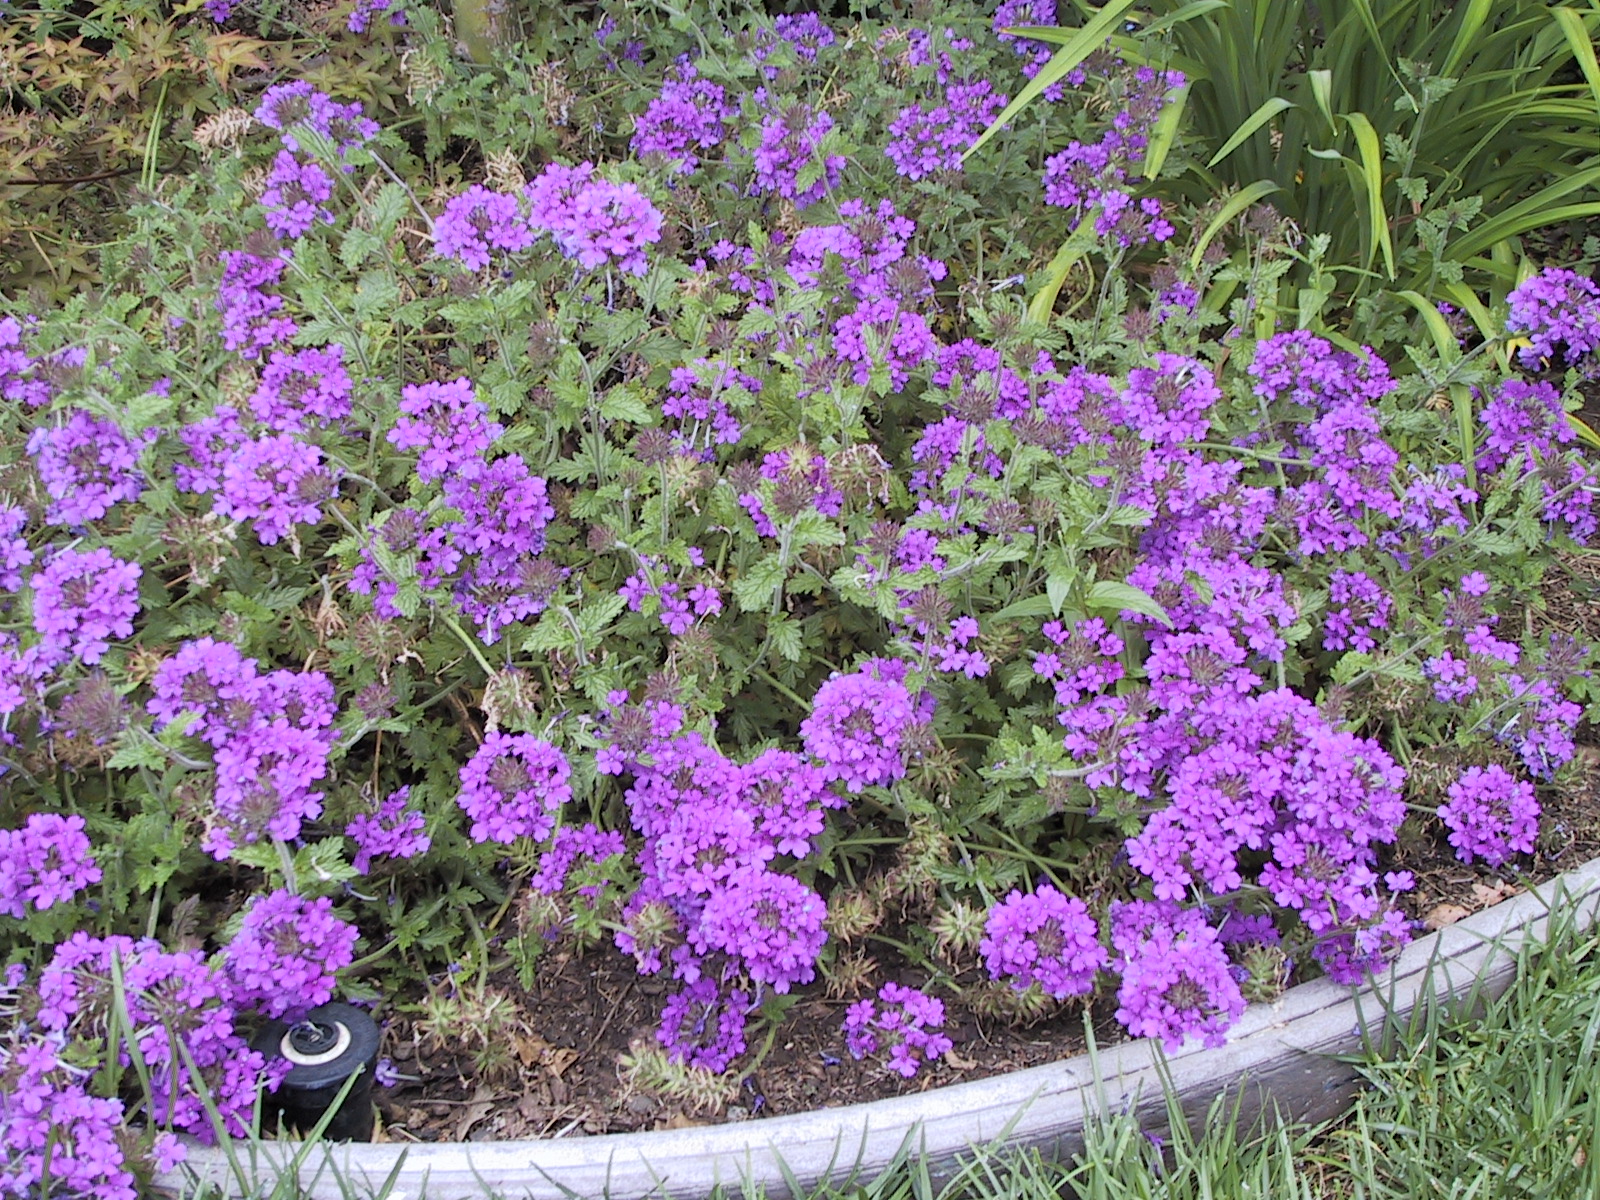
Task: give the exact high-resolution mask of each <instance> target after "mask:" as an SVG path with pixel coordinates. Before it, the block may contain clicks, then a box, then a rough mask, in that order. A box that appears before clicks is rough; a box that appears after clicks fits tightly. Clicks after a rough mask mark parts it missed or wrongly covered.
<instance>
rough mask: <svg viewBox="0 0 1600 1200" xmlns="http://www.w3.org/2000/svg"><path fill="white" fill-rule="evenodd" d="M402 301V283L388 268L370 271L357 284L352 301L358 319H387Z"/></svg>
mask: <svg viewBox="0 0 1600 1200" xmlns="http://www.w3.org/2000/svg"><path fill="white" fill-rule="evenodd" d="M399 303H400V285H399V284H398V283H396V282H395V280H394V276H393V275H391V274H390V273H389V272H388V271H387V270H382V269H379V270H373V271H368V272H367V273H366V274H365V275H363V276H361V280H360V282H358V283H357V284H356V294H355V298H354V300H353V301H352V307H353V308H354V309H355V314H356V319H357V320H358V321H371V320H373V319H387V318H388V317H389V315H390V314H391V313H392V312H393V311H394V308H395V306H396V305H397V304H399Z"/></svg>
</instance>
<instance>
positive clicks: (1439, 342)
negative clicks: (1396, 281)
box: [1395, 288, 1461, 363]
mask: <svg viewBox="0 0 1600 1200" xmlns="http://www.w3.org/2000/svg"><path fill="white" fill-rule="evenodd" d="M1395 295H1396V296H1398V297H1399V298H1400V299H1402V300H1404V301H1405V302H1406V303H1407V304H1409V305H1411V307H1412V308H1414V309H1416V310H1417V312H1418V313H1419V314H1420V315H1421V316H1422V323H1423V324H1424V325H1426V326H1427V327H1428V336H1429V337H1430V338H1432V339H1433V348H1434V349H1435V350H1437V351H1438V352H1439V357H1440V359H1441V360H1443V361H1444V362H1446V363H1453V362H1455V361H1456V360H1457V359H1459V358H1460V357H1461V344H1460V343H1459V342H1458V341H1457V340H1456V335H1455V334H1454V333H1452V332H1451V331H1450V323H1449V322H1448V321H1446V320H1445V319H1444V314H1443V313H1441V312H1440V311H1439V306H1438V304H1436V303H1435V302H1434V301H1432V300H1429V299H1428V298H1427V297H1426V296H1424V295H1422V294H1420V293H1419V292H1414V291H1412V290H1411V289H1410V288H1406V289H1405V290H1403V291H1399V292H1396V293H1395Z"/></svg>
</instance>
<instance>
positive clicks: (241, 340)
mask: <svg viewBox="0 0 1600 1200" xmlns="http://www.w3.org/2000/svg"><path fill="white" fill-rule="evenodd" d="M288 265H289V260H288V257H287V255H282V254H280V255H277V256H275V257H272V258H263V257H261V256H260V255H256V254H247V253H245V252H244V251H242V250H224V251H223V252H222V281H221V283H220V284H218V286H217V300H216V308H217V311H218V312H219V313H221V314H222V344H223V346H224V347H225V348H226V349H228V350H232V351H236V352H237V353H238V354H239V356H240V357H241V358H247V359H255V358H260V357H261V352H262V351H263V350H270V349H272V348H273V347H274V346H279V345H287V344H288V342H289V340H290V339H291V338H293V337H294V335H295V334H296V333H297V332H299V326H298V325H296V324H295V323H294V321H293V320H291V319H290V318H289V317H288V316H287V315H285V314H284V312H283V307H284V302H283V297H282V296H279V295H277V294H276V293H275V292H270V291H268V290H267V289H268V288H271V287H273V286H275V285H276V284H277V282H278V281H279V280H280V279H282V278H283V272H284V270H285V268H287V266H288Z"/></svg>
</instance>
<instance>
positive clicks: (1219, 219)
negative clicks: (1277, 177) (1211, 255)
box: [1189, 179, 1283, 271]
mask: <svg viewBox="0 0 1600 1200" xmlns="http://www.w3.org/2000/svg"><path fill="white" fill-rule="evenodd" d="M1281 191H1283V189H1282V188H1281V187H1279V186H1278V185H1277V184H1275V183H1273V182H1272V181H1271V180H1270V179H1258V180H1256V181H1255V182H1254V183H1252V184H1250V185H1249V186H1248V187H1245V188H1241V189H1239V191H1237V192H1235V193H1234V194H1233V195H1232V196H1231V197H1229V199H1228V202H1227V203H1226V204H1224V205H1223V206H1222V208H1221V209H1220V210H1219V211H1218V213H1217V215H1216V216H1214V217H1212V218H1211V223H1210V224H1209V225H1207V226H1206V228H1205V232H1204V233H1202V234H1201V235H1200V240H1199V241H1197V242H1196V243H1195V246H1194V253H1193V254H1191V255H1190V256H1189V269H1190V270H1191V271H1198V270H1199V269H1200V260H1201V259H1202V258H1203V257H1205V252H1206V247H1207V246H1209V245H1211V242H1212V239H1213V238H1215V237H1216V236H1217V234H1219V233H1221V232H1222V231H1223V230H1224V229H1225V228H1227V225H1228V222H1230V221H1232V220H1233V219H1234V218H1235V217H1237V216H1238V215H1239V214H1240V213H1242V212H1243V211H1244V210H1245V209H1247V208H1249V207H1250V206H1251V205H1252V204H1254V203H1255V202H1256V201H1257V200H1260V199H1262V198H1263V197H1266V196H1270V195H1272V193H1273V192H1281Z"/></svg>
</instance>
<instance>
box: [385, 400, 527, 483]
mask: <svg viewBox="0 0 1600 1200" xmlns="http://www.w3.org/2000/svg"><path fill="white" fill-rule="evenodd" d="M400 412H401V416H400V418H399V419H398V420H397V421H396V422H395V425H394V428H393V429H391V430H390V431H389V441H390V443H391V444H393V445H395V446H397V447H399V448H400V449H402V450H421V451H422V453H421V454H420V455H419V456H418V459H417V478H419V479H421V480H422V481H423V482H424V483H429V482H432V481H433V480H435V479H442V478H444V477H445V476H447V475H450V474H453V473H455V472H456V471H458V470H460V468H461V467H462V466H463V465H464V464H465V463H467V462H470V461H471V460H473V459H476V458H481V457H482V456H483V452H484V451H485V450H487V449H488V448H489V447H490V446H491V445H492V444H493V443H494V440H495V439H496V438H498V437H499V436H500V435H501V434H502V433H503V432H504V431H505V427H504V426H502V425H501V424H500V423H499V422H497V421H491V420H489V406H488V405H487V404H485V403H484V402H483V401H482V400H479V399H478V398H477V396H476V395H475V394H474V393H473V390H472V382H471V380H468V379H452V380H450V381H449V382H448V383H408V384H406V385H405V386H404V387H403V388H401V389H400Z"/></svg>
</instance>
